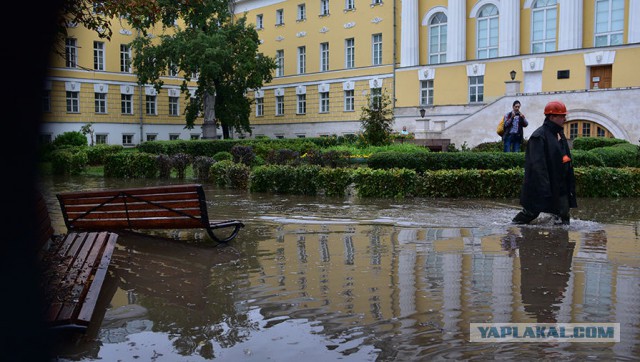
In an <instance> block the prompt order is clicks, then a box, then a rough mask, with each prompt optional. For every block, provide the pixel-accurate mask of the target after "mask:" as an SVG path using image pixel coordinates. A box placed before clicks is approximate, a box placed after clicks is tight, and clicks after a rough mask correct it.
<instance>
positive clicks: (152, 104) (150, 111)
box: [145, 95, 158, 116]
mask: <svg viewBox="0 0 640 362" xmlns="http://www.w3.org/2000/svg"><path fill="white" fill-rule="evenodd" d="M145 110H146V113H147V115H149V116H155V115H156V114H158V113H157V111H156V96H149V95H148V96H147V99H146V102H145Z"/></svg>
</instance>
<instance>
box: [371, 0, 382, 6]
mask: <svg viewBox="0 0 640 362" xmlns="http://www.w3.org/2000/svg"><path fill="white" fill-rule="evenodd" d="M371 5H382V0H371Z"/></svg>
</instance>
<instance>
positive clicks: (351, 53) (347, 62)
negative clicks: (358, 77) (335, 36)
mask: <svg viewBox="0 0 640 362" xmlns="http://www.w3.org/2000/svg"><path fill="white" fill-rule="evenodd" d="M355 44H356V43H355V40H354V39H353V38H349V39H346V40H345V41H344V67H345V68H347V69H349V68H353V67H354V66H355V63H356V59H355V57H356V45H355Z"/></svg>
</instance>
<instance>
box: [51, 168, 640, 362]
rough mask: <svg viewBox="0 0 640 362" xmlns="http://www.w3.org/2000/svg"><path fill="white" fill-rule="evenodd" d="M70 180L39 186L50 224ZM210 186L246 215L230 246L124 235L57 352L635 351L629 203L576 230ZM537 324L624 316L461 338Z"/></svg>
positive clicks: (417, 204)
mask: <svg viewBox="0 0 640 362" xmlns="http://www.w3.org/2000/svg"><path fill="white" fill-rule="evenodd" d="M136 182H142V181H136V180H132V181H128V182H127V186H129V187H132V186H134V185H135V183H136ZM105 183H109V184H110V185H112V187H123V186H122V185H119V184H118V182H116V181H109V182H105ZM78 185H81V182H77V183H74V182H66V183H56V184H49V185H48V188H47V192H45V194H47V195H48V197H49V198H50V199H49V201H50V203H49V206H50V209H52V214H53V216H54V219H55V218H56V217H57V218H58V225H59V224H60V215H59V206H58V205H57V203H56V201H55V196H54V195H55V193H56V192H59V191H64V188H65V187H71V188H73V187H77V186H78ZM98 187H101V186H98ZM206 192H207V199H208V200H209V201H210V210H209V211H210V214H212V215H215V216H212V217H214V218H217V217H218V215H219V216H225V217H230V218H239V219H241V220H243V221H245V223H246V224H247V226H246V227H245V228H244V229H243V230H242V232H241V233H240V235H239V236H238V238H237V239H236V240H235V241H234V242H232V243H231V244H230V245H228V246H226V247H224V246H207V245H206V243H203V242H202V241H203V237H202V235H200V233H199V232H193V231H191V232H188V233H185V232H174V233H170V234H168V235H165V236H169V237H170V238H173V239H179V240H180V241H174V240H166V239H158V238H155V237H150V236H140V235H136V234H129V233H127V234H123V235H121V237H120V239H119V240H118V248H117V250H116V251H115V253H114V257H113V261H112V266H111V268H110V274H111V276H112V281H113V283H114V285H115V286H116V287H115V288H114V291H113V292H111V294H110V295H107V299H108V303H109V307H108V308H107V309H106V313H105V316H104V320H103V321H102V323H101V328H100V329H99V330H98V331H97V332H96V333H95V335H93V336H90V337H89V341H85V342H84V344H83V343H76V344H75V345H74V348H75V349H73V350H67V351H65V350H64V349H63V348H61V350H62V351H61V353H60V355H61V356H64V357H65V358H67V359H80V358H84V359H85V360H98V359H103V360H131V359H133V358H136V359H140V360H154V359H161V358H164V359H167V360H172V361H180V360H184V361H199V360H212V359H222V360H232V359H233V360H235V359H241V360H254V361H263V360H266V359H272V360H280V361H289V360H300V359H302V358H305V359H309V360H335V359H343V360H358V361H361V360H379V361H404V360H432V359H482V358H484V357H486V356H487V355H488V354H491V355H496V356H497V355H500V357H501V358H504V359H529V358H543V359H545V358H546V359H551V358H568V359H585V358H603V359H608V360H610V359H616V360H625V359H633V358H634V356H635V355H637V353H638V352H639V351H638V350H639V349H640V346H639V343H638V326H639V325H640V288H639V286H640V251H639V250H640V248H638V247H639V246H640V245H639V244H640V237H639V236H638V233H637V229H638V225H640V216H639V215H637V214H634V212H635V211H633V210H634V208H633V207H624V209H625V210H628V211H629V210H630V211H629V212H630V213H631V214H630V215H625V216H624V217H619V218H617V219H616V222H615V223H613V222H608V221H606V220H608V219H606V220H605V221H601V220H600V219H599V218H598V215H599V214H588V210H585V211H583V212H582V214H580V215H579V217H578V216H576V219H575V220H572V224H571V226H570V227H553V226H551V225H549V224H545V223H544V218H542V222H541V223H540V224H537V225H531V226H519V227H513V226H511V225H509V224H508V222H509V220H510V218H511V217H512V216H513V213H514V211H516V210H517V202H516V201H515V200H514V201H513V202H508V203H502V202H496V201H493V200H417V199H416V200H406V201H403V202H398V201H394V200H358V199H355V198H349V199H329V198H320V197H318V198H309V197H294V196H278V195H262V194H257V195H256V194H253V195H252V194H246V193H241V192H234V191H226V190H219V189H215V188H208V189H206ZM636 201H637V200H636ZM600 202H601V203H603V205H604V203H606V202H608V200H600ZM616 204H618V203H617V202H616ZM592 205H593V206H595V204H592ZM603 205H600V206H599V209H602V207H603ZM618 205H623V204H618ZM621 207H622V206H621ZM57 210H58V211H57ZM54 221H55V220H54ZM62 225H64V224H62ZM537 321H538V322H548V321H557V322H589V321H591V322H619V323H621V326H622V331H623V333H622V341H621V342H620V343H617V344H615V345H611V344H608V345H603V344H585V343H575V344H569V343H564V344H541V343H540V344H538V343H536V344H534V343H526V344H525V343H521V344H516V345H514V344H484V343H470V342H468V337H469V324H470V323H475V322H514V323H516V322H537ZM61 347H62V346H61Z"/></svg>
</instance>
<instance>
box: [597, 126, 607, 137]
mask: <svg viewBox="0 0 640 362" xmlns="http://www.w3.org/2000/svg"><path fill="white" fill-rule="evenodd" d="M596 133H597V134H596V136H597V137H606V133H605V130H604V129H602V128H601V127H596Z"/></svg>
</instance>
